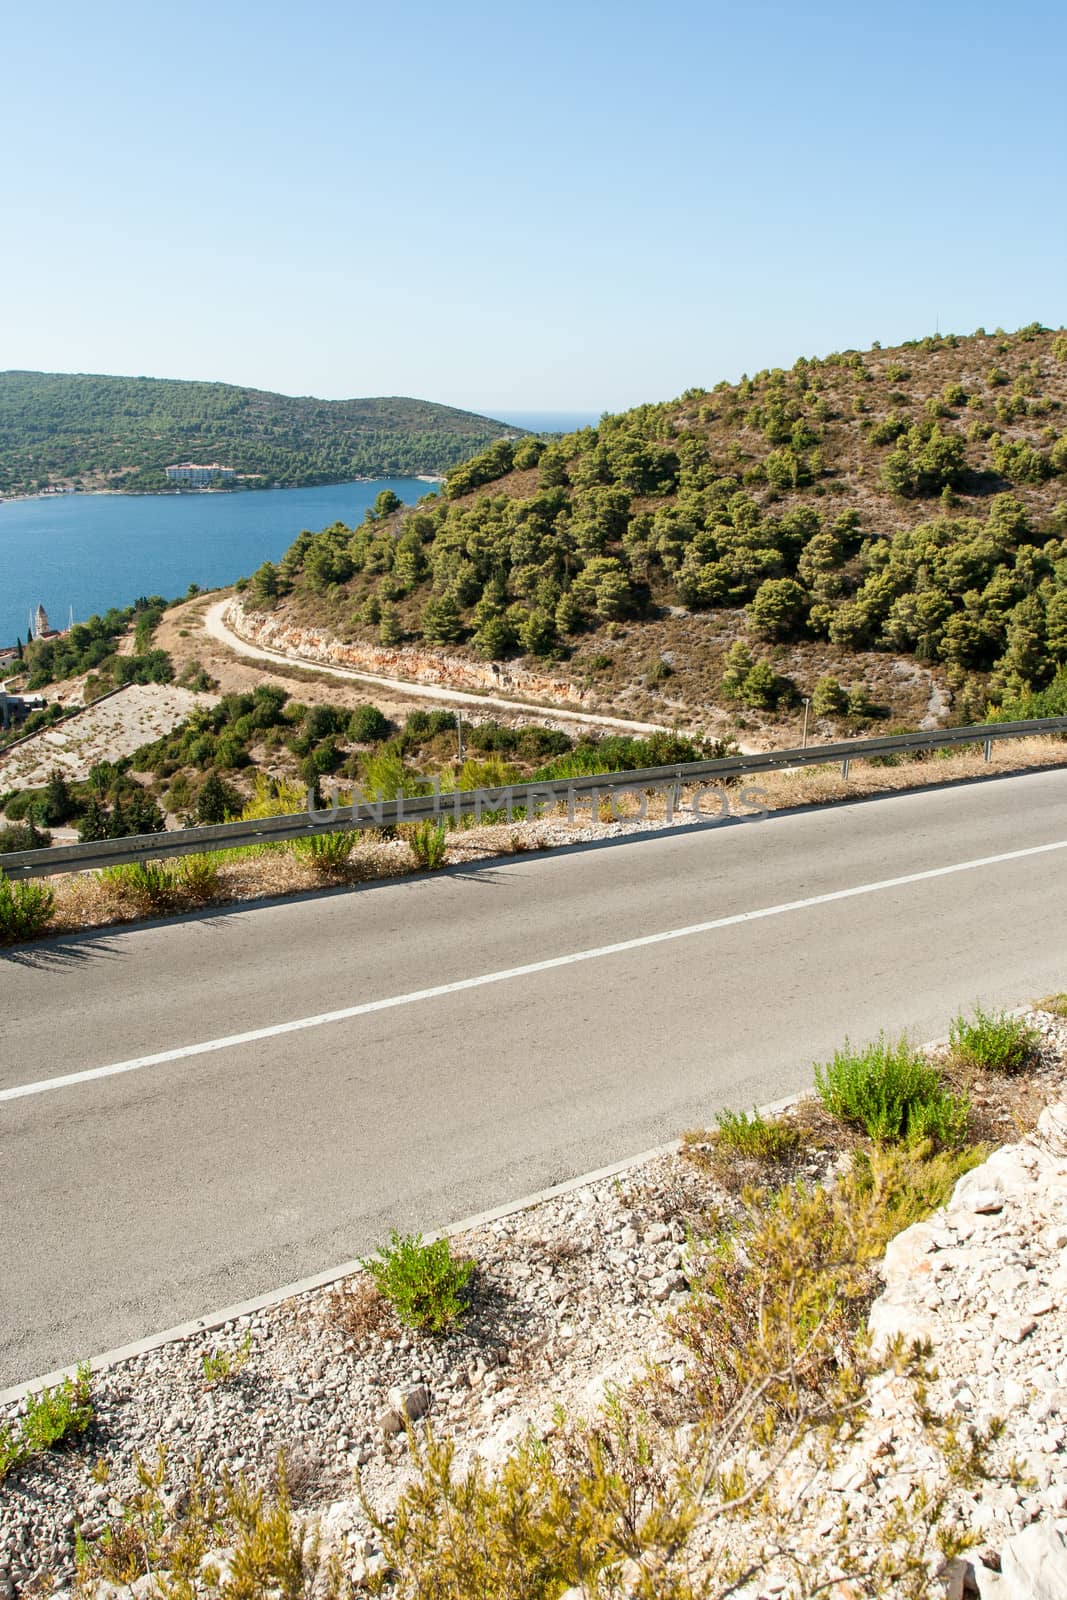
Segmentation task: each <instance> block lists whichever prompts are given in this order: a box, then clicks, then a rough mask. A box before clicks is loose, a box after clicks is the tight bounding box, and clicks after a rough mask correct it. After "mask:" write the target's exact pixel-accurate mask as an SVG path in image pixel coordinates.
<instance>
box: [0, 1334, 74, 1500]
mask: <svg viewBox="0 0 1067 1600" xmlns="http://www.w3.org/2000/svg"><path fill="white" fill-rule="evenodd" d="M92 1420H93V1405H92V1400H91V1398H90V1394H89V1365H88V1363H87V1362H86V1363H83V1365H81V1366H80V1367H79V1368H78V1370H77V1372H76V1373H75V1374H74V1376H73V1377H67V1378H64V1379H63V1381H62V1382H61V1383H59V1384H57V1385H56V1387H55V1388H54V1389H42V1391H41V1393H40V1394H36V1395H31V1396H30V1398H29V1402H28V1404H27V1407H26V1412H25V1415H24V1416H23V1417H21V1418H20V1420H19V1422H18V1424H17V1425H12V1424H10V1423H0V1484H2V1483H3V1481H4V1479H5V1477H7V1475H8V1474H9V1473H11V1472H14V1471H15V1470H16V1469H17V1468H18V1467H20V1466H22V1465H23V1463H24V1462H26V1461H28V1460H29V1459H30V1458H31V1457H32V1456H36V1455H40V1454H41V1453H42V1452H43V1451H45V1450H51V1449H54V1447H55V1446H56V1445H57V1444H62V1443H63V1442H64V1441H65V1440H67V1439H72V1438H75V1437H76V1436H77V1435H78V1434H80V1433H84V1432H85V1430H86V1429H87V1428H88V1426H89V1424H90V1423H91V1422H92Z"/></svg>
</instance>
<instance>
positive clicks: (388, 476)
mask: <svg viewBox="0 0 1067 1600" xmlns="http://www.w3.org/2000/svg"><path fill="white" fill-rule="evenodd" d="M444 481H445V480H444V476H443V475H441V476H438V475H436V474H433V473H427V472H394V473H379V474H378V475H377V476H375V477H367V476H360V477H355V478H331V479H330V480H329V481H328V482H326V483H264V484H260V485H258V486H256V487H253V486H252V485H249V484H237V485H234V486H233V487H232V488H228V489H226V488H222V489H213V488H202V489H192V488H182V489H38V490H37V491H36V493H34V494H0V506H5V505H20V504H22V503H23V502H25V501H28V500H70V499H73V498H74V497H75V496H80V495H85V496H89V495H93V496H98V495H114V496H116V497H118V498H123V499H129V500H136V499H142V500H154V499H163V498H165V499H168V500H170V499H179V498H180V497H181V496H183V495H205V494H261V493H263V492H264V491H267V492H271V493H277V492H279V491H283V492H284V491H286V490H300V489H303V490H308V489H343V488H344V487H345V485H346V484H350V483H427V484H439V483H444Z"/></svg>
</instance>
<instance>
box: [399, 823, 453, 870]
mask: <svg viewBox="0 0 1067 1600" xmlns="http://www.w3.org/2000/svg"><path fill="white" fill-rule="evenodd" d="M408 843H409V845H410V846H411V853H412V855H413V856H414V857H415V864H416V866H418V867H420V868H421V869H422V871H423V872H437V871H438V870H439V869H440V868H441V867H443V866H444V864H445V858H446V856H447V854H448V845H447V838H446V834H445V825H444V823H443V822H420V823H418V824H417V825H416V826H415V827H414V828H412V830H411V832H410V834H409V835H408Z"/></svg>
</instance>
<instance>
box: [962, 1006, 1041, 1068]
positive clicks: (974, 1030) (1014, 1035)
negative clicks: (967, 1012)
mask: <svg viewBox="0 0 1067 1600" xmlns="http://www.w3.org/2000/svg"><path fill="white" fill-rule="evenodd" d="M1037 1039H1038V1036H1037V1032H1036V1030H1035V1029H1034V1028H1032V1027H1031V1025H1030V1024H1029V1023H1028V1022H1026V1021H1024V1019H1023V1018H1022V1017H1012V1016H1009V1014H1008V1013H1007V1012H1006V1011H983V1010H982V1008H981V1006H976V1007H975V1010H974V1016H973V1017H972V1018H971V1019H970V1021H968V1020H967V1018H966V1017H963V1016H959V1017H957V1018H956V1020H955V1022H954V1023H953V1024H952V1027H951V1028H950V1029H949V1044H950V1046H951V1049H952V1058H953V1060H954V1061H956V1062H958V1063H959V1065H960V1066H966V1067H984V1068H985V1069H986V1070H987V1071H988V1072H1005V1073H1009V1074H1014V1073H1019V1072H1025V1071H1026V1069H1027V1067H1028V1066H1029V1065H1030V1063H1031V1062H1032V1061H1033V1059H1034V1055H1035V1052H1036V1049H1037Z"/></svg>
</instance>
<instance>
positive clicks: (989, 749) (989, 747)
mask: <svg viewBox="0 0 1067 1600" xmlns="http://www.w3.org/2000/svg"><path fill="white" fill-rule="evenodd" d="M985 758H986V760H987V761H992V759H993V741H992V739H987V740H986V742H985Z"/></svg>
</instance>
